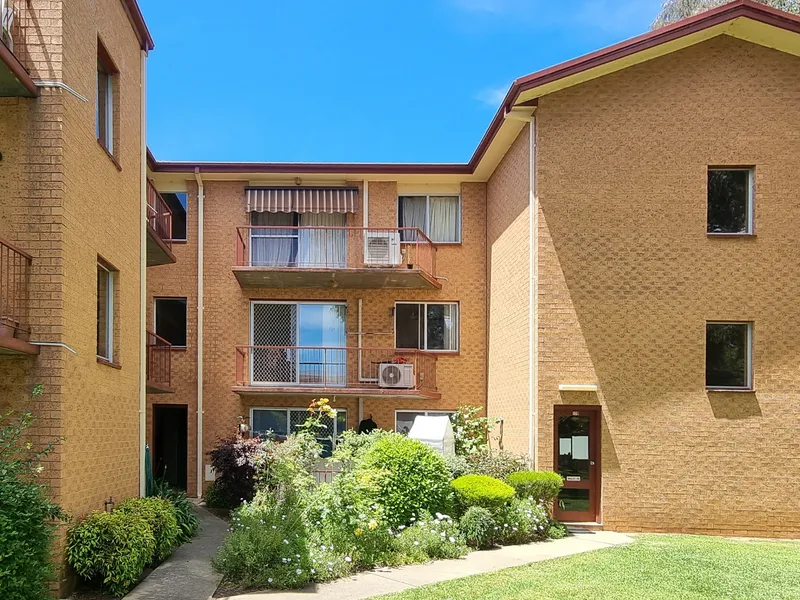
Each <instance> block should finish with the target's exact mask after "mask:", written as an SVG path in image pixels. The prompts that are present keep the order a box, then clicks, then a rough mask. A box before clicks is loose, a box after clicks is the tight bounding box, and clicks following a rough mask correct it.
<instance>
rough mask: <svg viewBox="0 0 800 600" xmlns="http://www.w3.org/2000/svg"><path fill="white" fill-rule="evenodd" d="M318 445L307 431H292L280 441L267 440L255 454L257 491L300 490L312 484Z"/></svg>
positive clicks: (320, 451)
mask: <svg viewBox="0 0 800 600" xmlns="http://www.w3.org/2000/svg"><path fill="white" fill-rule="evenodd" d="M321 454H322V446H321V445H320V443H319V441H318V440H317V438H315V437H314V436H313V435H312V434H311V433H310V432H308V431H299V432H297V433H293V434H292V435H290V436H289V437H288V438H286V440H285V441H283V442H277V441H274V440H267V441H264V442H263V450H262V451H261V452H259V453H258V454H256V456H255V459H254V464H255V468H256V475H255V478H256V482H257V487H258V489H260V490H265V489H268V490H273V491H280V490H287V489H291V490H294V491H297V492H303V491H305V490H308V489H310V488H312V487H313V486H314V484H315V483H316V480H315V479H314V476H313V474H312V473H313V470H314V467H315V466H316V464H317V462H318V460H319V457H320V455H321Z"/></svg>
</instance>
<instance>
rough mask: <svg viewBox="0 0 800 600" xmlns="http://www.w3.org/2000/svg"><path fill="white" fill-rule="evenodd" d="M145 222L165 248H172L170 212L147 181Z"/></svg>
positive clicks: (151, 184) (159, 195)
mask: <svg viewBox="0 0 800 600" xmlns="http://www.w3.org/2000/svg"><path fill="white" fill-rule="evenodd" d="M147 221H148V223H150V227H152V228H153V230H154V231H155V232H156V234H158V237H160V238H161V241H163V242H164V243H165V244H166V246H167V248H172V211H171V210H170V208H169V205H168V204H167V203H166V201H165V200H164V198H163V197H162V196H161V194H159V193H158V190H157V189H156V188H155V186H154V185H153V183H152V182H151V181H149V180H148V182H147Z"/></svg>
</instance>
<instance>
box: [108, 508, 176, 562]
mask: <svg viewBox="0 0 800 600" xmlns="http://www.w3.org/2000/svg"><path fill="white" fill-rule="evenodd" d="M115 512H121V513H123V514H130V515H135V516H138V517H141V518H142V519H144V520H145V521H146V522H147V524H148V525H149V526H150V528H151V529H152V530H153V537H154V538H155V549H154V551H153V556H152V562H160V561H162V560H164V559H165V558H167V557H168V556H169V555H170V554H171V553H172V549H173V548H174V547H175V545H176V544H177V543H178V537H179V536H180V531H179V530H178V520H177V519H176V517H175V507H174V506H173V505H172V502H170V501H169V500H165V499H163V498H129V499H127V500H125V502H123V503H122V504H120V505H119V506H118V507H117V509H116V511H115Z"/></svg>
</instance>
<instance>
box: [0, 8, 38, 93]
mask: <svg viewBox="0 0 800 600" xmlns="http://www.w3.org/2000/svg"><path fill="white" fill-rule="evenodd" d="M27 16H28V13H27V9H26V5H25V1H24V0H0V97H22V98H35V97H36V96H38V95H39V91H38V88H37V87H36V84H35V83H34V82H33V79H31V76H30V75H29V74H28V71H27V69H25V67H24V66H23V64H22V63H21V62H20V61H19V59H18V58H17V55H16V54H14V50H15V46H19V45H20V43H21V42H22V31H23V24H22V19H23V18H27ZM15 42H17V43H16V44H15Z"/></svg>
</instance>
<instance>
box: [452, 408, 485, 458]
mask: <svg viewBox="0 0 800 600" xmlns="http://www.w3.org/2000/svg"><path fill="white" fill-rule="evenodd" d="M482 412H483V408H481V407H480V406H459V407H458V410H457V411H456V414H454V415H453V436H454V437H455V445H456V454H459V455H467V454H472V453H474V452H478V451H480V450H482V449H484V448H486V447H487V446H488V445H489V431H490V430H491V429H492V427H493V426H494V423H493V422H491V421H490V419H489V418H488V417H480V416H478V415H480V414H481V413H482Z"/></svg>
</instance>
